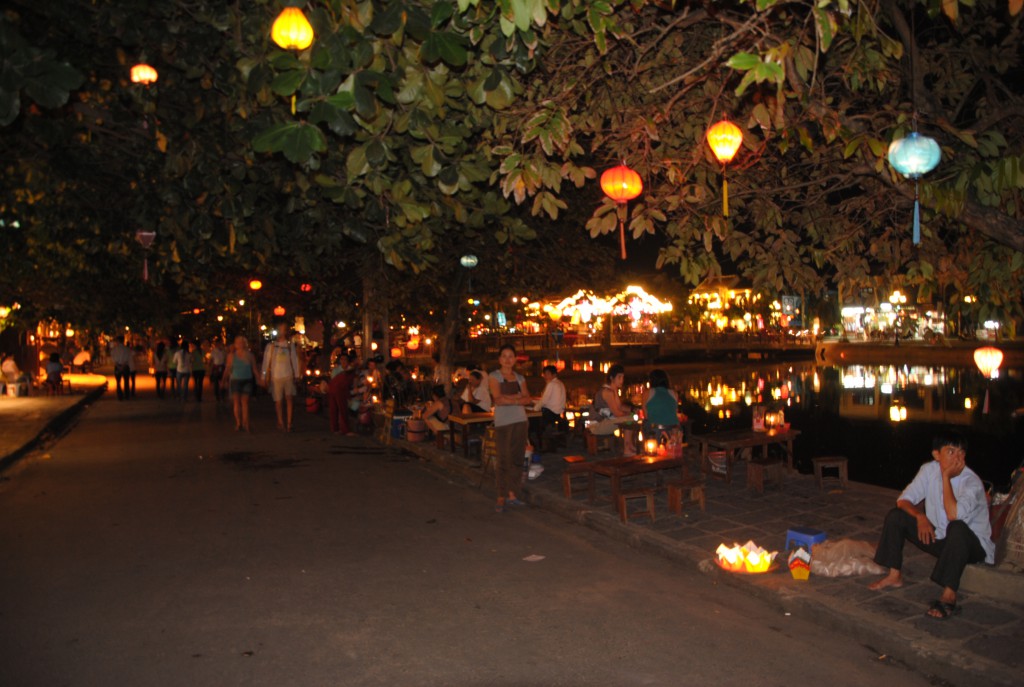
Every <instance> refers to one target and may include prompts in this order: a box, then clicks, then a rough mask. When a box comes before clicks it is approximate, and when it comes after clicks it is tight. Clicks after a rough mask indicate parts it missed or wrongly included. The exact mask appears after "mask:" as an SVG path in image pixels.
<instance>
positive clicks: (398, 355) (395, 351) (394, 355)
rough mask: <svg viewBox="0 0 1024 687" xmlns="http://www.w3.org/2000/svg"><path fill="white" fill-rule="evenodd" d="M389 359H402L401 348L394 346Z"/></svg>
mask: <svg viewBox="0 0 1024 687" xmlns="http://www.w3.org/2000/svg"><path fill="white" fill-rule="evenodd" d="M391 357H392V358H401V357H402V348H401V346H395V347H394V348H392V349H391Z"/></svg>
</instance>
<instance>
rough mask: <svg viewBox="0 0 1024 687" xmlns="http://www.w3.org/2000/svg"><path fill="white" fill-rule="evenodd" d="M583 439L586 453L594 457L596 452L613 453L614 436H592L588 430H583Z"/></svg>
mask: <svg viewBox="0 0 1024 687" xmlns="http://www.w3.org/2000/svg"><path fill="white" fill-rule="evenodd" d="M583 439H584V440H585V441H586V443H587V453H589V454H590V455H592V456H596V455H597V452H598V451H611V452H612V453H614V452H615V435H614V434H594V433H593V432H591V431H590V430H589V429H585V430H583Z"/></svg>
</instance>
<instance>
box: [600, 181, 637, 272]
mask: <svg viewBox="0 0 1024 687" xmlns="http://www.w3.org/2000/svg"><path fill="white" fill-rule="evenodd" d="M601 190H602V191H604V194H605V195H606V196H608V197H609V198H611V199H612V200H614V201H615V202H616V203H617V204H618V206H619V207H618V214H619V245H620V247H621V248H622V259H623V260H625V259H626V203H628V202H629V201H631V200H633V199H634V198H636V197H637V196H639V195H640V194H641V193H642V192H643V190H644V182H643V180H641V179H640V175H639V174H637V173H636V172H634V171H633V170H632V169H630V168H629V167H627V166H626V165H625V164H622V165H619V166H618V167H612V168H611V169H608V170H605V172H604V174H602V175H601Z"/></svg>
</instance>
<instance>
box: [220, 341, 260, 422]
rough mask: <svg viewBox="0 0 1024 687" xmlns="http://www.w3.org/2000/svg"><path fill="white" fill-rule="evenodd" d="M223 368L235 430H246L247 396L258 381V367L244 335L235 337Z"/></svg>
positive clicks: (247, 419) (247, 414) (247, 420)
mask: <svg viewBox="0 0 1024 687" xmlns="http://www.w3.org/2000/svg"><path fill="white" fill-rule="evenodd" d="M225 369H226V371H227V374H228V379H229V382H228V384H229V387H230V389H231V400H232V403H233V405H234V411H235V431H236V432H237V431H238V430H240V429H244V430H245V431H246V432H248V431H250V430H249V398H250V397H251V396H252V392H253V390H254V389H255V388H256V383H257V382H259V368H258V366H257V365H256V356H254V355H253V354H252V351H250V350H249V342H248V341H247V340H246V338H245V337H244V336H236V337H235V345H234V348H232V349H231V352H230V353H228V357H227V361H226V363H225Z"/></svg>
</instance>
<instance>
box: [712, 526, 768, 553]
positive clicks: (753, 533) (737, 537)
mask: <svg viewBox="0 0 1024 687" xmlns="http://www.w3.org/2000/svg"><path fill="white" fill-rule="evenodd" d="M718 536H719V537H720V538H721V540H722V541H724V542H726V543H729V544H731V543H733V542H736V543H738V544H746V543H747V542H748V541H751V540H753V542H754V543H755V544H757V545H759V546H762V547H764V548H768V547H767V546H766V545H765V544H764V542H765V541H767V540H768V539H769V537H770V535H769V533H768V532H765V531H764V530H760V529H758V528H756V527H737V528H736V529H732V530H725V531H724V532H720V533H719V535H718Z"/></svg>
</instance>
